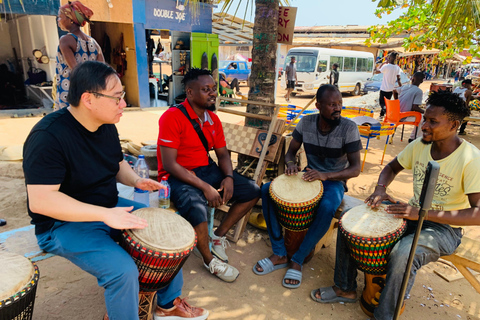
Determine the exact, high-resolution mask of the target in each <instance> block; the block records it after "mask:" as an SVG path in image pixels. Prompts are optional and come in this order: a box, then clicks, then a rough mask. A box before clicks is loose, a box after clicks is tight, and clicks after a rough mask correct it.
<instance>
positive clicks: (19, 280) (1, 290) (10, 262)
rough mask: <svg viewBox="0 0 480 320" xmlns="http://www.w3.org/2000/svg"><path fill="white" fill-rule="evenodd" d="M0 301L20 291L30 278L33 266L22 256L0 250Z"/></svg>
mask: <svg viewBox="0 0 480 320" xmlns="http://www.w3.org/2000/svg"><path fill="white" fill-rule="evenodd" d="M0 261H1V267H0V271H1V272H0V301H2V300H5V299H8V298H10V297H11V296H13V295H14V294H16V293H18V292H20V291H22V289H23V288H24V287H26V286H27V285H28V284H29V282H30V280H32V277H33V273H34V267H33V264H32V262H31V261H30V260H28V259H27V258H25V257H24V256H21V255H18V254H15V253H11V252H1V251H0Z"/></svg>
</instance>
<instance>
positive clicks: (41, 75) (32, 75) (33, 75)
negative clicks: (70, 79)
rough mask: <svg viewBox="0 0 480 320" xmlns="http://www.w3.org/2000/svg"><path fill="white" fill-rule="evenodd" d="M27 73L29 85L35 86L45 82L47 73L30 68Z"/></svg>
mask: <svg viewBox="0 0 480 320" xmlns="http://www.w3.org/2000/svg"><path fill="white" fill-rule="evenodd" d="M27 73H28V79H29V80H30V84H37V83H42V82H45V81H47V73H46V72H45V71H44V70H42V69H38V68H33V67H32V68H30V70H28V72H27Z"/></svg>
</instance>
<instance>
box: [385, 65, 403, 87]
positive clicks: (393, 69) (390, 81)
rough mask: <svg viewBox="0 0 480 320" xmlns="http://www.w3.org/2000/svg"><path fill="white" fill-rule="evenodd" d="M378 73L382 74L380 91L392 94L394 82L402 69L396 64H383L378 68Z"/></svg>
mask: <svg viewBox="0 0 480 320" xmlns="http://www.w3.org/2000/svg"><path fill="white" fill-rule="evenodd" d="M380 72H381V73H383V80H382V85H381V86H380V90H382V91H385V92H392V91H393V88H394V87H395V82H396V81H397V76H399V75H400V74H401V73H402V69H400V67H399V66H397V65H396V64H390V63H387V64H384V65H383V66H382V67H381V68H380Z"/></svg>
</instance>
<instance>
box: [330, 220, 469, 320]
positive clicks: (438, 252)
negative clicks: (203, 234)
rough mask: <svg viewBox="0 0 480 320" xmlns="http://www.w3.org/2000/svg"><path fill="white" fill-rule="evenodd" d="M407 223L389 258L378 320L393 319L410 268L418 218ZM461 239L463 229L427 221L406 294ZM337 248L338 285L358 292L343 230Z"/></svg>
mask: <svg viewBox="0 0 480 320" xmlns="http://www.w3.org/2000/svg"><path fill="white" fill-rule="evenodd" d="M407 223H408V225H407V230H406V232H405V234H404V235H403V237H402V238H401V239H400V241H398V242H397V243H396V244H395V246H394V247H393V249H392V252H391V253H390V255H389V257H388V265H387V278H386V283H385V287H384V288H383V290H382V294H381V295H380V301H379V305H378V307H377V308H376V309H375V312H374V316H375V319H377V320H384V319H388V320H390V319H393V316H394V313H395V307H396V305H397V299H398V295H399V292H400V287H401V285H402V281H403V275H404V273H405V269H406V267H407V262H408V256H409V255H410V249H411V247H412V242H413V237H414V234H415V230H416V228H417V224H418V223H417V221H407ZM461 239H462V229H461V228H452V227H450V226H449V225H446V224H439V223H435V222H431V221H424V223H423V226H422V231H421V233H420V237H419V239H418V245H417V250H416V252H415V258H414V259H413V264H412V269H411V271H410V277H409V280H408V284H407V290H406V292H405V297H407V296H408V294H409V293H410V290H411V289H412V286H413V283H414V282H415V276H416V274H417V271H418V270H419V269H420V268H421V267H422V266H424V265H426V264H428V263H429V262H432V261H437V260H438V258H440V256H445V255H450V254H452V253H453V252H454V251H455V249H457V247H458V246H459V245H460V242H461ZM336 250H337V254H336V261H335V276H334V282H335V285H336V286H337V287H339V288H340V289H342V290H343V291H355V290H357V280H356V278H357V264H356V262H355V260H354V259H353V258H352V257H351V255H350V253H349V249H348V247H347V242H346V241H345V239H344V237H343V236H342V235H341V232H340V231H339V232H338V233H337V249H336Z"/></svg>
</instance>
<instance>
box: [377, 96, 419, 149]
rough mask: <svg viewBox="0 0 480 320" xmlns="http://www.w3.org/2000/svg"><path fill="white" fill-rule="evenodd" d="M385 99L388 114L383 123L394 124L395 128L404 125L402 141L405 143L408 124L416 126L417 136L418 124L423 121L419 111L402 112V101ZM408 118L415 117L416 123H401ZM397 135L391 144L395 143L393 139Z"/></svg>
mask: <svg viewBox="0 0 480 320" xmlns="http://www.w3.org/2000/svg"><path fill="white" fill-rule="evenodd" d="M384 99H385V107H386V108H387V113H386V114H385V119H384V120H383V123H393V124H394V125H395V128H396V127H398V126H399V125H402V137H401V139H400V141H403V130H404V127H405V125H406V124H409V125H412V126H415V135H416V134H417V131H418V124H419V123H420V121H421V120H422V114H421V113H420V112H417V111H408V112H400V100H389V99H387V98H384ZM406 117H415V121H400V120H401V119H403V118H406ZM394 136H395V134H393V135H392V140H391V143H392V142H393V137H394Z"/></svg>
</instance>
